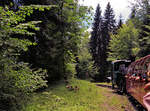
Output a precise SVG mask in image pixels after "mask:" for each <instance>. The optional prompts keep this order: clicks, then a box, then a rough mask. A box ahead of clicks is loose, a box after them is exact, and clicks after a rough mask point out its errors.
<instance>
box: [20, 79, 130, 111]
mask: <svg viewBox="0 0 150 111" xmlns="http://www.w3.org/2000/svg"><path fill="white" fill-rule="evenodd" d="M71 85H72V86H73V87H75V86H78V87H79V90H76V91H75V90H72V91H70V90H68V89H67V88H66V86H65V84H64V83H63V82H60V83H59V84H56V85H54V86H51V87H49V88H48V89H47V90H46V91H44V92H40V93H34V94H33V95H32V97H31V101H29V102H28V103H27V104H26V106H25V107H24V108H23V110H22V111H109V110H112V109H111V108H113V107H114V106H116V107H118V105H119V107H118V108H119V109H118V108H117V109H118V110H113V111H123V110H122V109H121V105H120V104H121V102H120V99H118V97H117V96H112V95H109V94H110V93H109V91H108V89H107V88H102V87H97V86H96V85H95V84H93V83H90V82H88V81H84V80H77V79H73V80H72V81H71ZM108 96H109V99H108ZM124 102H125V103H124ZM123 104H128V103H127V99H125V101H123ZM109 107H110V109H108V108H109Z"/></svg>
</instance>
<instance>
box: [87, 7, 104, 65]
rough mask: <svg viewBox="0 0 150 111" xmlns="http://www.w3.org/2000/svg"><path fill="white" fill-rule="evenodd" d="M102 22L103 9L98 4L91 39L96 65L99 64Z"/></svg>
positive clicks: (91, 48)
mask: <svg viewBox="0 0 150 111" xmlns="http://www.w3.org/2000/svg"><path fill="white" fill-rule="evenodd" d="M101 24H102V16H101V9H100V5H99V4H98V5H97V8H96V12H95V17H94V23H93V27H92V32H91V39H90V50H91V54H92V57H93V60H94V62H95V65H96V66H98V48H99V47H98V46H99V44H98V41H99V40H100V39H99V37H100V35H99V34H100V32H99V31H101V26H100V25H101Z"/></svg>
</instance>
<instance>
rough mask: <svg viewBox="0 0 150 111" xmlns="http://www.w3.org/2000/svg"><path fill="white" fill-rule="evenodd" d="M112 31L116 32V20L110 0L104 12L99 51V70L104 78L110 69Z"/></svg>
mask: <svg viewBox="0 0 150 111" xmlns="http://www.w3.org/2000/svg"><path fill="white" fill-rule="evenodd" d="M111 33H116V21H115V15H114V12H113V9H112V8H111V5H110V3H109V2H108V4H107V6H106V9H105V12H104V21H103V28H102V38H101V43H99V44H101V51H100V53H99V56H100V57H99V58H100V59H99V64H101V66H100V71H99V72H100V77H101V79H102V80H104V78H105V76H106V75H107V71H108V61H107V58H108V51H109V49H108V45H109V41H110V34H111Z"/></svg>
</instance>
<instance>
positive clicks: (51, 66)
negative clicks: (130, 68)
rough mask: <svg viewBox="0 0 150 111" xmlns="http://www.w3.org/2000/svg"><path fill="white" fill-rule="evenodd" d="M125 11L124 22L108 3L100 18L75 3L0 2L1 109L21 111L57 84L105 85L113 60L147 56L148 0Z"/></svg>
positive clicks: (140, 0)
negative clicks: (28, 103)
mask: <svg viewBox="0 0 150 111" xmlns="http://www.w3.org/2000/svg"><path fill="white" fill-rule="evenodd" d="M130 7H131V14H130V17H129V18H128V19H127V20H126V21H123V18H122V17H121V16H120V18H119V20H116V18H115V13H114V10H113V8H112V7H111V4H110V3H109V2H108V4H107V6H106V9H105V11H104V14H103V13H102V11H101V6H100V5H99V4H97V8H96V11H95V12H94V13H93V10H92V9H93V8H92V7H88V6H83V5H81V4H79V1H78V0H0V110H2V111H21V109H22V108H23V107H25V106H24V104H25V103H26V102H28V101H29V100H30V97H31V95H32V94H33V93H34V92H37V93H38V92H41V91H43V90H45V89H48V88H49V87H51V86H52V85H53V84H54V83H57V82H58V81H60V80H62V81H63V82H64V83H65V84H69V82H70V81H71V80H72V79H79V80H80V79H82V80H88V81H92V82H95V81H99V82H104V81H106V80H107V77H108V76H110V71H111V69H110V63H111V62H112V61H113V60H117V59H128V60H132V61H134V60H136V59H138V58H140V57H144V56H146V55H148V54H149V52H150V39H149V38H150V1H149V0H135V2H134V3H131V6H130ZM91 21H92V23H91ZM90 27H92V31H91V32H89V31H87V30H88V29H89V28H90ZM75 88H76V90H78V89H79V88H78V87H75ZM75 88H74V89H75Z"/></svg>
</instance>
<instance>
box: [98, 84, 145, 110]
mask: <svg viewBox="0 0 150 111" xmlns="http://www.w3.org/2000/svg"><path fill="white" fill-rule="evenodd" d="M96 85H97V86H98V87H99V88H104V90H105V91H104V93H103V95H104V96H105V98H107V99H104V102H103V104H101V105H100V107H101V108H103V111H143V110H142V109H138V108H137V107H136V106H137V105H135V104H134V105H133V103H132V101H131V100H130V97H129V96H127V95H125V94H124V95H123V94H119V93H118V92H117V91H116V90H112V88H111V85H106V84H103V83H102V84H96Z"/></svg>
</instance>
